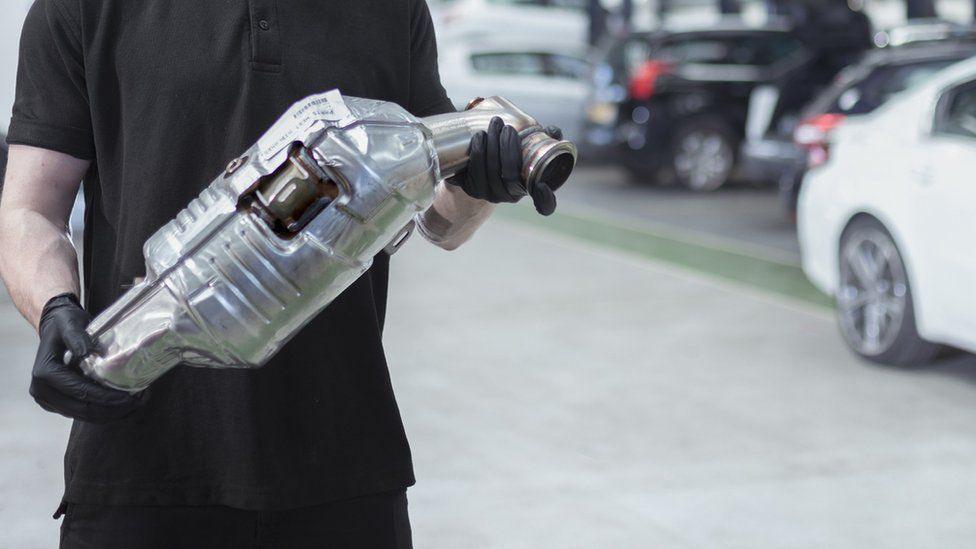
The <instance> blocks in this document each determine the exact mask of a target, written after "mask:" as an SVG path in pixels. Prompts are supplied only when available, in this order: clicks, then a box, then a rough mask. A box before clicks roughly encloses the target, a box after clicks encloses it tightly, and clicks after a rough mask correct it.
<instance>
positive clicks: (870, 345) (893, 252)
mask: <svg viewBox="0 0 976 549" xmlns="http://www.w3.org/2000/svg"><path fill="white" fill-rule="evenodd" d="M839 266H840V285H839V287H838V290H837V319H838V322H839V324H840V331H841V334H842V335H843V337H844V340H845V341H846V342H847V345H848V346H849V347H850V348H851V349H852V350H854V352H856V353H857V354H858V355H860V356H861V357H863V358H866V359H868V360H870V361H872V362H876V363H879V364H885V365H889V366H902V367H907V366H916V365H921V364H925V363H926V362H929V361H930V360H932V359H933V358H934V357H935V355H936V353H937V352H938V350H939V347H938V345H935V344H933V343H930V342H928V341H925V340H924V339H922V338H921V337H920V336H919V335H918V330H917V328H916V326H915V309H914V305H913V303H912V289H911V285H910V284H909V280H908V275H907V271H906V269H905V264H904V262H903V261H902V258H901V253H900V252H899V251H898V247H897V246H896V245H895V242H894V239H892V238H891V235H890V234H889V233H888V231H887V230H885V228H884V226H882V225H881V223H879V222H878V221H877V220H875V219H873V218H869V217H861V218H858V219H855V220H854V221H853V222H852V223H851V224H850V225H849V226H848V227H847V229H846V230H845V231H844V234H843V236H842V237H841V244H840V262H839Z"/></svg>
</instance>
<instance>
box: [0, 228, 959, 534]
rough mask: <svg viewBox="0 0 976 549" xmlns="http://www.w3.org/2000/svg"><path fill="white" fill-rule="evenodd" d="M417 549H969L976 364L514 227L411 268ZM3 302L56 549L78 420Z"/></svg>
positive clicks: (400, 389) (403, 351) (18, 519)
mask: <svg viewBox="0 0 976 549" xmlns="http://www.w3.org/2000/svg"><path fill="white" fill-rule="evenodd" d="M389 309H390V312H389V322H388V324H387V338H386V340H387V350H388V355H389V357H390V365H391V370H392V374H393V378H394V382H395V384H396V387H397V393H398V395H399V400H400V405H401V409H402V413H403V416H404V419H405V422H406V425H407V430H408V433H409V435H410V438H411V442H412V447H413V451H414V456H415V461H416V468H417V475H418V478H419V484H418V485H417V486H416V487H415V488H414V489H412V490H411V491H410V499H411V515H412V519H413V525H414V538H415V545H416V546H417V547H418V548H454V547H479V548H481V547H492V548H496V547H497V548H527V549H528V548H533V549H535V548H549V547H552V548H577V547H578V548H594V547H601V548H602V547H613V548H649V547H655V548H656V547H661V548H685V547H699V548H749V549H757V548H782V547H790V548H823V547H830V548H847V547H850V548H859V549H860V548H865V547H872V548H876V547H884V548H889V547H890V548H895V547H898V548H901V547H904V548H925V547H932V548H950V547H959V548H962V547H972V546H973V540H974V539H976V521H973V520H972V516H973V514H974V512H976V498H974V496H973V494H976V460H973V458H972V456H973V455H974V454H976V435H974V432H973V428H972V426H973V425H976V406H973V403H974V401H976V361H974V360H973V359H972V358H969V357H967V356H958V357H955V358H952V359H949V360H945V361H943V362H941V363H939V364H936V365H934V366H933V367H931V368H927V369H924V370H917V371H896V370H887V369H881V368H876V367H870V366H867V365H864V364H862V363H860V362H858V361H856V360H854V359H853V358H852V357H851V356H850V355H849V354H848V352H847V351H846V350H845V349H844V348H843V346H842V344H841V342H840V340H839V338H838V337H837V335H836V333H835V328H834V325H833V321H832V319H831V318H830V316H829V314H827V313H825V312H824V311H823V310H821V309H817V308H811V307H808V306H805V305H801V304H798V303H795V302H790V301H786V300H783V299H782V298H775V297H770V296H767V295H763V294H759V293H757V292H756V291H755V290H747V289H743V288H740V287H736V286H732V285H729V284H727V283H721V282H716V281H714V280H711V279H709V278H708V277H703V276H702V275H698V274H692V273H689V272H685V271H681V270H677V269H676V268H673V267H669V266H665V265H662V264H658V263H655V262H653V261H650V260H646V259H638V258H634V257H630V256H626V255H623V254H620V253H617V252H613V251H609V250H606V249H602V248H594V247H590V246H587V245H583V244H580V243H579V242H578V241H575V240H568V239H564V238H562V237H559V236H552V235H549V234H546V233H541V232H539V231H538V230H537V229H533V228H530V227H527V226H523V225H518V224H513V223H511V222H503V221H499V220H495V221H493V222H492V223H491V224H490V225H489V226H488V227H487V228H486V230H484V231H483V232H482V233H481V234H479V236H478V237H477V238H476V239H475V241H474V242H472V243H471V244H469V245H468V246H466V247H465V248H462V249H461V250H459V251H457V252H454V253H446V252H442V251H440V250H436V249H434V248H432V247H430V246H428V245H425V244H424V243H422V242H421V241H420V240H416V241H413V242H411V243H410V244H409V245H408V246H407V247H406V248H405V249H404V250H403V251H402V252H401V253H400V255H398V256H396V257H395V258H394V267H393V280H392V288H391V303H390V308H389ZM34 345H35V343H34V338H33V337H32V334H31V332H30V330H29V329H28V328H26V327H25V326H24V325H23V323H22V322H21V321H20V320H19V318H17V317H16V313H15V312H14V311H13V309H12V307H11V306H10V305H9V303H8V302H2V303H0V349H2V351H3V355H4V356H5V358H6V360H5V363H6V366H7V367H6V368H3V369H0V425H2V427H0V437H2V444H0V471H3V474H2V475H0V495H2V496H3V497H2V498H0V547H16V548H23V549H33V548H49V547H54V546H55V545H56V539H57V523H56V522H54V521H52V520H51V519H50V518H49V517H50V514H51V512H53V510H54V507H56V505H57V500H58V496H59V493H60V489H61V486H60V475H61V452H62V451H63V446H64V440H65V436H66V430H67V422H66V421H63V420H61V419H59V418H57V417H54V416H51V415H50V414H46V413H44V412H42V411H41V410H40V409H38V408H36V407H35V406H34V405H33V403H32V402H31V401H30V398H29V397H28V396H27V381H28V380H27V377H28V373H27V372H28V370H29V365H30V362H31V358H32V355H33V351H34Z"/></svg>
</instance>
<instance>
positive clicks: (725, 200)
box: [559, 166, 800, 265]
mask: <svg viewBox="0 0 976 549" xmlns="http://www.w3.org/2000/svg"><path fill="white" fill-rule="evenodd" d="M559 199H560V201H561V203H562V204H566V205H570V206H571V207H572V208H573V211H575V212H585V211H587V210H589V211H590V212H592V213H593V214H594V215H597V216H600V217H606V218H609V219H612V220H614V221H615V222H616V223H624V224H628V225H634V226H638V227H642V228H644V229H647V230H650V231H652V232H656V233H662V232H663V233H671V234H674V235H676V236H679V237H680V238H684V239H689V240H691V241H701V242H705V243H711V244H716V245H719V246H722V247H726V248H730V249H738V250H742V251H743V252H744V253H749V254H753V255H761V256H764V257H771V258H776V259H780V260H784V261H789V262H792V263H795V264H797V265H799V263H800V249H799V245H798V244H797V241H796V230H795V227H794V225H793V223H792V222H790V221H787V216H786V212H785V210H784V207H783V202H782V199H781V198H780V197H779V192H778V190H777V189H776V188H775V185H773V186H771V185H751V184H746V183H730V184H729V185H728V186H726V187H723V188H721V189H719V190H717V191H715V192H711V193H695V192H691V191H688V190H686V189H684V188H683V187H680V186H677V185H655V184H650V183H639V182H634V181H633V180H632V179H631V178H630V177H629V176H628V175H627V174H626V172H625V171H624V170H622V169H619V168H614V167H609V166H581V167H580V168H578V169H577V170H576V172H575V173H574V174H573V181H572V182H571V184H569V185H566V186H565V188H563V189H560V191H559Z"/></svg>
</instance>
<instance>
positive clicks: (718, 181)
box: [671, 119, 736, 192]
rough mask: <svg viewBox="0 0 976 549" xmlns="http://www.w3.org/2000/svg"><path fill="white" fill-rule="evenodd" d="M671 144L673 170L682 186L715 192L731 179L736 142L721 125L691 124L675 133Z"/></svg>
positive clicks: (717, 123)
mask: <svg viewBox="0 0 976 549" xmlns="http://www.w3.org/2000/svg"><path fill="white" fill-rule="evenodd" d="M673 143H674V145H673V150H672V152H671V159H672V168H673V170H674V175H675V177H676V178H677V180H678V182H679V183H681V184H682V185H684V186H685V187H687V188H689V189H691V190H693V191H699V192H707V191H714V190H715V189H718V188H719V187H721V186H722V185H725V183H727V182H728V180H729V179H730V178H731V176H732V170H733V169H734V168H735V143H736V139H735V136H734V135H733V134H732V132H731V131H729V130H728V128H726V127H725V125H724V124H721V123H719V122H715V121H712V120H707V119H706V120H697V121H692V122H690V123H687V124H685V125H683V126H682V127H681V128H680V129H679V130H678V131H677V132H676V133H675V137H674V142H673Z"/></svg>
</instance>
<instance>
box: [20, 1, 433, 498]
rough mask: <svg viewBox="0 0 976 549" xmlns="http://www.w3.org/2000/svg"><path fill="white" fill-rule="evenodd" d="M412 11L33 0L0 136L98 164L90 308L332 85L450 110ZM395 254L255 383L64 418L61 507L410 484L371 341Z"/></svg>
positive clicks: (408, 7)
mask: <svg viewBox="0 0 976 549" xmlns="http://www.w3.org/2000/svg"><path fill="white" fill-rule="evenodd" d="M436 57H437V56H436V45H435V41H434V33H433V29H432V27H431V21H430V15H429V12H428V9H427V5H426V3H425V1H424V0H152V1H149V0H38V1H37V3H36V4H35V5H34V7H33V8H32V9H31V11H30V14H29V15H28V17H27V21H26V22H25V24H24V31H23V36H22V39H21V52H20V68H19V72H18V77H17V98H16V102H15V104H14V109H13V119H12V121H11V123H10V130H9V135H8V141H9V142H10V143H19V144H25V145H33V146H36V147H42V148H46V149H51V150H55V151H60V152H64V153H67V154H70V155H72V156H76V157H78V158H84V159H92V160H93V163H92V168H91V170H90V171H89V173H88V175H87V176H86V177H85V184H84V189H85V203H86V205H87V208H88V210H87V214H86V219H85V223H86V225H85V226H86V234H85V254H84V256H85V261H84V262H85V268H84V275H85V276H84V280H85V302H86V305H87V307H88V308H89V310H91V312H92V313H93V314H97V313H98V312H99V311H101V310H103V309H104V308H105V307H106V306H108V305H109V304H110V303H111V302H112V301H113V300H114V299H116V298H117V297H118V296H119V295H120V294H121V293H122V292H123V291H124V289H125V288H126V285H128V284H130V283H131V282H132V279H133V278H134V277H138V276H142V275H143V274H144V271H145V267H144V264H143V257H142V244H143V242H144V241H145V240H146V238H147V237H148V236H150V235H151V234H152V233H153V232H154V231H156V230H157V229H158V228H159V227H161V226H162V225H163V224H164V223H165V222H166V221H168V220H169V219H170V218H172V217H173V216H174V215H175V214H176V213H177V212H178V211H179V210H180V209H181V208H183V207H184V206H185V205H186V204H187V203H188V202H189V201H190V200H191V199H192V198H194V197H195V196H196V195H197V194H198V193H199V192H200V191H201V190H202V189H203V188H204V187H205V186H206V185H207V184H209V183H210V181H211V180H212V179H213V178H214V177H216V176H217V175H218V174H219V173H220V172H221V170H222V169H223V167H224V166H225V165H226V164H227V162H228V160H230V159H231V158H234V157H235V156H237V155H239V154H240V153H241V152H242V151H244V150H245V149H247V148H248V147H249V146H250V145H251V144H252V143H254V142H255V141H256V140H257V138H258V137H259V136H260V135H261V134H262V133H263V131H264V130H266V129H267V128H268V127H269V126H270V125H271V124H272V123H273V122H274V121H275V120H276V119H277V117H278V116H279V115H280V114H282V113H283V112H284V111H285V109H287V108H288V107H289V106H290V105H291V104H292V103H293V102H295V101H296V100H298V99H301V98H302V97H305V96H307V95H310V94H313V93H318V92H322V91H325V90H329V89H332V88H339V89H340V90H341V91H342V92H343V93H344V94H346V95H352V96H360V97H369V98H375V99H383V100H387V101H393V102H396V103H399V104H400V105H402V106H404V107H405V108H407V109H408V110H410V111H411V112H413V113H414V114H417V115H421V116H423V115H429V114H434V113H440V112H446V111H449V110H451V103H450V102H449V101H448V98H447V96H446V95H445V93H444V89H443V87H442V86H441V84H440V79H439V77H438V73H437V58H436ZM388 259H389V258H387V257H385V256H381V257H378V258H377V260H376V262H375V264H374V266H373V268H372V269H371V270H370V271H369V273H368V275H367V276H364V277H362V278H361V279H360V280H359V281H357V282H356V283H355V284H354V285H353V286H352V287H350V288H349V289H348V290H347V291H346V292H345V293H344V294H343V295H342V296H341V297H340V298H339V299H337V300H336V301H335V302H334V303H333V304H332V305H331V306H329V308H328V309H327V310H326V311H325V312H323V313H322V314H321V315H320V316H319V317H318V318H316V319H315V320H314V321H313V322H312V323H311V324H310V325H309V326H308V327H307V328H306V329H305V330H304V331H303V332H302V333H300V334H299V335H298V336H297V337H295V339H294V340H292V341H291V342H290V343H289V344H288V345H287V346H286V347H285V348H284V349H283V350H282V351H281V352H280V353H279V354H278V355H277V356H276V357H275V358H274V359H273V360H272V361H271V362H270V363H269V364H268V365H267V366H265V367H264V368H263V369H260V370H256V371H214V370H202V369H193V368H190V367H186V366H180V367H177V368H176V369H175V370H173V371H172V372H170V373H169V374H167V375H166V376H164V377H163V378H162V379H160V380H159V381H158V382H157V383H155V384H154V385H153V387H152V388H151V390H150V393H151V395H150V398H149V402H148V404H147V405H146V406H145V407H144V408H143V409H141V410H140V411H139V412H137V413H136V414H134V415H133V416H132V417H130V418H128V419H126V420H123V421H119V422H116V423H112V424H109V425H104V426H101V425H91V424H87V423H83V422H75V424H74V426H73V428H72V431H71V438H70V441H69V443H68V449H67V454H66V456H65V479H66V494H65V499H66V501H69V502H77V503H95V504H98V503H101V504H134V505H229V506H233V507H238V508H245V509H284V508H293V507H302V506H309V505H314V504H319V503H323V502H326V501H330V500H338V499H343V498H349V497H354V496H358V495H363V494H369V493H375V492H380V491H386V490H394V489H400V488H404V487H406V486H408V485H410V484H412V483H413V481H414V479H413V471H412V467H411V461H410V451H409V448H408V446H407V440H406V437H405V435H404V431H403V425H402V422H401V421H400V416H399V412H398V410H397V406H396V402H395V400H394V397H393V391H392V388H391V384H390V377H389V372H388V371H387V365H386V360H385V357H384V353H383V345H382V341H381V332H382V329H383V317H384V313H385V307H386V292H387V272H388V263H389V262H388Z"/></svg>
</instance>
